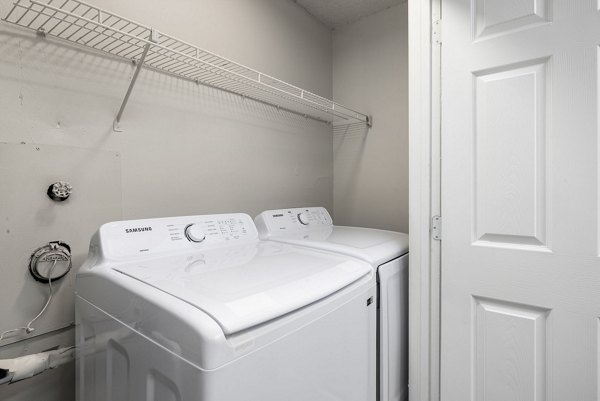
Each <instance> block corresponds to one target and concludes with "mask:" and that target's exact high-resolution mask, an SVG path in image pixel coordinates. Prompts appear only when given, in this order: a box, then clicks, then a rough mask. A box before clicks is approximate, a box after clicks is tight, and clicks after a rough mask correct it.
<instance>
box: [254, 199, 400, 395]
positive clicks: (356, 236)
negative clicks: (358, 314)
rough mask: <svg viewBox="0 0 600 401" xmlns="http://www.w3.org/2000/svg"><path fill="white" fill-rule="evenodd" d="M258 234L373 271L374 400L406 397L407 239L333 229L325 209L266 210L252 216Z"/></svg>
mask: <svg viewBox="0 0 600 401" xmlns="http://www.w3.org/2000/svg"><path fill="white" fill-rule="evenodd" d="M254 222H255V223H256V226H257V229H258V232H259V236H260V238H262V239H265V240H271V241H274V242H279V243H286V244H293V245H301V246H305V247H308V248H312V249H321V250H327V251H331V252H336V253H339V254H341V255H348V256H352V257H356V258H359V259H362V260H364V261H366V262H368V263H369V264H371V265H372V266H373V268H374V269H375V270H376V272H377V283H378V297H377V308H378V317H377V332H378V334H377V344H378V345H377V348H378V350H377V359H378V362H377V382H378V383H377V389H378V390H377V394H378V395H377V398H378V400H380V401H406V400H407V399H408V235H407V234H403V233H398V232H393V231H386V230H376V229H370V228H361V227H345V226H335V225H334V224H333V221H332V219H331V216H330V215H329V213H328V212H327V210H326V209H325V208H322V207H308V208H293V209H279V210H268V211H265V212H263V213H261V214H260V215H258V216H257V217H256V218H255V220H254Z"/></svg>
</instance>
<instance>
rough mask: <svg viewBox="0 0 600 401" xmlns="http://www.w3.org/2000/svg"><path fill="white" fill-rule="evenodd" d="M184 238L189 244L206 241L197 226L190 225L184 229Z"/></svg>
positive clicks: (202, 232) (204, 235)
mask: <svg viewBox="0 0 600 401" xmlns="http://www.w3.org/2000/svg"><path fill="white" fill-rule="evenodd" d="M185 236H186V238H187V239H189V240H190V241H191V242H202V241H204V240H205V239H206V234H204V231H202V229H201V228H200V226H199V225H198V224H190V225H188V226H187V227H186V228H185Z"/></svg>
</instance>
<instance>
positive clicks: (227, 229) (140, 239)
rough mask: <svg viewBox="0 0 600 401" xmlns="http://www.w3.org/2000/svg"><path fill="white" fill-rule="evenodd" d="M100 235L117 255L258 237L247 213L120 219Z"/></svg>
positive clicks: (106, 252)
mask: <svg viewBox="0 0 600 401" xmlns="http://www.w3.org/2000/svg"><path fill="white" fill-rule="evenodd" d="M98 235H99V237H100V244H101V247H102V253H103V254H104V256H105V257H107V258H117V259H119V258H129V257H133V256H136V257H139V256H140V254H156V253H160V252H169V251H175V250H179V251H181V250H185V249H190V250H193V249H197V248H202V249H207V248H214V247H220V246H224V245H228V244H233V243H240V242H252V241H256V240H257V239H258V234H257V231H256V227H255V226H254V223H253V222H252V219H251V218H250V216H248V215H247V214H243V213H236V214H218V215H205V216H187V217H173V218H164V219H147V220H130V221H117V222H114V223H108V224H104V225H103V226H102V227H100V230H99V232H98Z"/></svg>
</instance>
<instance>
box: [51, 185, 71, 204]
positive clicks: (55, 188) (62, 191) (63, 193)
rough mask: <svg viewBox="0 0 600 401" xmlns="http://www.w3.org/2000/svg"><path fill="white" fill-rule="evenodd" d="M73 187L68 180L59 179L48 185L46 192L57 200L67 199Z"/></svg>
mask: <svg viewBox="0 0 600 401" xmlns="http://www.w3.org/2000/svg"><path fill="white" fill-rule="evenodd" d="M72 192H73V187H72V186H71V184H69V183H68V182H67V181H58V182H55V183H54V184H52V185H50V186H49V187H48V191H47V192H46V193H47V194H48V196H49V197H50V199H52V200H53V201H56V202H63V201H66V200H67V199H68V198H69V196H70V195H71V193H72Z"/></svg>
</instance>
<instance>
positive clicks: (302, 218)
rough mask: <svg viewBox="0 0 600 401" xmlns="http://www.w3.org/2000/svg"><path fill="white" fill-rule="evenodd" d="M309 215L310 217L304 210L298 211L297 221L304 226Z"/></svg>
mask: <svg viewBox="0 0 600 401" xmlns="http://www.w3.org/2000/svg"><path fill="white" fill-rule="evenodd" d="M309 217H310V215H309V214H308V213H306V212H302V213H298V221H299V222H300V224H303V225H305V226H307V225H308V223H309V221H308V218H309Z"/></svg>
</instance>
